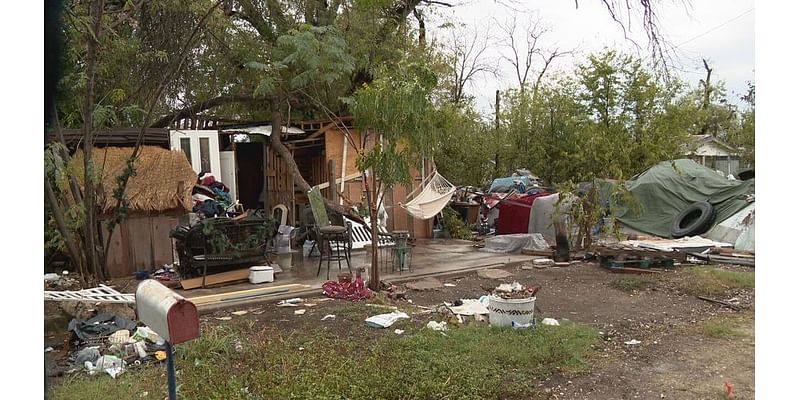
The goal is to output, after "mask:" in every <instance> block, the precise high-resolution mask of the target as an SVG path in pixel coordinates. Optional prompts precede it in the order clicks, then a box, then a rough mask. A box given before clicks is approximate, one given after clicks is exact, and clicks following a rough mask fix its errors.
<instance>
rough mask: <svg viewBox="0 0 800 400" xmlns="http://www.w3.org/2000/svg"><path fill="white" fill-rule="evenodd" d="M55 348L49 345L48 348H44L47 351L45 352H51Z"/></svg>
mask: <svg viewBox="0 0 800 400" xmlns="http://www.w3.org/2000/svg"><path fill="white" fill-rule="evenodd" d="M53 350H54V349H53V348H52V347H48V348H46V349H44V352H45V353H49V352H51V351H53Z"/></svg>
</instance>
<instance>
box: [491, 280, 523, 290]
mask: <svg viewBox="0 0 800 400" xmlns="http://www.w3.org/2000/svg"><path fill="white" fill-rule="evenodd" d="M524 289H525V287H524V286H522V284H520V283H519V282H517V281H514V283H503V284H501V285H500V286H498V287H497V288H495V291H497V292H506V293H510V292H519V291H522V290H524Z"/></svg>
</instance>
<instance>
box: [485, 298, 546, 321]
mask: <svg viewBox="0 0 800 400" xmlns="http://www.w3.org/2000/svg"><path fill="white" fill-rule="evenodd" d="M535 301H536V297H530V298H527V299H501V298H499V297H496V296H489V305H488V306H487V307H486V308H488V309H489V324H490V325H492V326H511V321H514V323H515V324H517V325H525V324H530V323H533V310H534V302H535Z"/></svg>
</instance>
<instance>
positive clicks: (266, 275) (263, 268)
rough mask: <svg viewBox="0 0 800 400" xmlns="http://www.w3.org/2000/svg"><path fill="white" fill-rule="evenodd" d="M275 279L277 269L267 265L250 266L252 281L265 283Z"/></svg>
mask: <svg viewBox="0 0 800 400" xmlns="http://www.w3.org/2000/svg"><path fill="white" fill-rule="evenodd" d="M274 280H275V270H274V269H273V268H272V267H270V266H267V265H260V266H256V267H250V283H265V282H272V281H274Z"/></svg>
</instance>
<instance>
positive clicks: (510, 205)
mask: <svg viewBox="0 0 800 400" xmlns="http://www.w3.org/2000/svg"><path fill="white" fill-rule="evenodd" d="M549 194H550V193H544V192H543V193H537V194H533V195H524V194H521V195H511V197H508V198H507V199H505V200H503V201H502V202H500V205H498V207H500V215H498V216H497V234H498V235H510V234H513V233H528V220H529V219H530V216H531V205H533V201H534V200H536V198H538V197H542V196H547V195H549Z"/></svg>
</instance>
